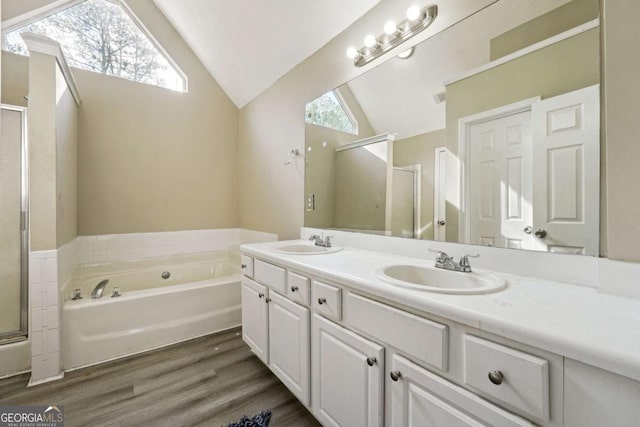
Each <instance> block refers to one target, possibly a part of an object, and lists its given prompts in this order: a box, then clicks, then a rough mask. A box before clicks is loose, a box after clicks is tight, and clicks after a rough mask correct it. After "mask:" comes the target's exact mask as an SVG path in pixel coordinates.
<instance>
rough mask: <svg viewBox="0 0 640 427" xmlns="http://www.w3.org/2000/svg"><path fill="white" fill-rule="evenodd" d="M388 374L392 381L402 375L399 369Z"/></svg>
mask: <svg viewBox="0 0 640 427" xmlns="http://www.w3.org/2000/svg"><path fill="white" fill-rule="evenodd" d="M389 376H390V377H391V379H392V380H393V381H398V380H399V379H400V378H401V377H402V374H401V373H400V371H391V372H389Z"/></svg>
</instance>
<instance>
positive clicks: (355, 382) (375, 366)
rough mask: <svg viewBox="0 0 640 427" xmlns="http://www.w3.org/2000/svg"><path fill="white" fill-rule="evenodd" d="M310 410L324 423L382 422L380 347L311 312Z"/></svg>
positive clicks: (348, 426) (363, 425)
mask: <svg viewBox="0 0 640 427" xmlns="http://www.w3.org/2000/svg"><path fill="white" fill-rule="evenodd" d="M311 343H312V348H311V366H312V375H311V383H312V387H313V389H312V393H311V399H312V401H313V413H314V415H315V416H316V417H317V418H318V420H320V422H321V423H322V424H323V425H325V426H342V427H375V426H382V424H383V408H384V404H383V394H384V392H383V378H382V376H383V374H384V349H383V348H382V347H381V346H379V345H378V344H376V343H374V342H371V341H369V340H366V339H364V338H362V337H361V336H359V335H357V334H354V333H353V332H351V331H349V330H347V329H345V328H343V327H341V326H338V325H337V324H335V323H333V322H331V321H329V320H327V319H325V318H323V317H322V316H320V315H318V314H314V315H313V318H312V321H311Z"/></svg>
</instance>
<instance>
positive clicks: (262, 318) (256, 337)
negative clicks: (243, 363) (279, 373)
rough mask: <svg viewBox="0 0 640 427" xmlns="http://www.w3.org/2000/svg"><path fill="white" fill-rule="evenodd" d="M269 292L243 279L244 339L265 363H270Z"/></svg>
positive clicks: (265, 288) (263, 287)
mask: <svg viewBox="0 0 640 427" xmlns="http://www.w3.org/2000/svg"><path fill="white" fill-rule="evenodd" d="M268 297H269V290H268V288H267V287H266V286H262V285H260V284H258V283H256V282H254V281H253V280H251V279H248V278H246V277H243V278H242V339H243V340H244V342H246V343H247V344H248V345H249V347H251V350H253V352H254V353H255V354H256V356H258V357H259V358H260V360H262V361H263V362H264V363H266V364H268V363H269V318H268V316H267V313H268V307H269V305H268V304H266V301H267V298H268Z"/></svg>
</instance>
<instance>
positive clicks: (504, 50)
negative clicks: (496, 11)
mask: <svg viewBox="0 0 640 427" xmlns="http://www.w3.org/2000/svg"><path fill="white" fill-rule="evenodd" d="M599 12H600V1H599V0H573V1H571V2H569V3H567V4H565V5H562V6H560V7H558V8H556V9H554V10H552V11H551V12H548V13H545V14H544V15H541V16H538V17H537V18H534V19H532V20H530V21H529V22H527V23H525V24H522V25H520V26H518V27H516V28H514V29H512V30H510V31H507V32H506V33H504V34H501V35H499V36H498V37H496V38H494V39H492V40H491V60H492V61H493V60H495V59H498V58H501V57H503V56H505V55H508V54H510V53H513V52H515V51H517V50H520V49H524V48H525V47H527V46H530V45H532V44H534V43H537V42H540V41H542V40H546V39H548V38H549V37H552V36H555V35H556V34H560V33H562V32H564V31H567V30H570V29H572V28H574V27H577V26H578V25H581V24H584V23H585V22H588V21H591V20H592V19H596V18H598V14H599Z"/></svg>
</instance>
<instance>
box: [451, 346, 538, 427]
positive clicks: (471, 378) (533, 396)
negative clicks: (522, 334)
mask: <svg viewBox="0 0 640 427" xmlns="http://www.w3.org/2000/svg"><path fill="white" fill-rule="evenodd" d="M464 382H465V384H467V385H469V386H471V387H473V388H474V389H475V390H477V391H479V392H480V393H481V394H483V395H485V396H486V397H488V398H490V399H491V400H494V401H496V402H497V403H498V404H501V405H504V406H505V407H507V408H508V409H512V410H515V411H519V412H521V413H522V414H524V415H525V416H528V417H531V418H533V419H534V420H535V421H538V422H542V423H544V422H546V421H548V420H549V362H548V361H547V360H545V359H541V358H540V357H537V356H532V355H530V354H527V353H523V352H522V351H519V350H514V349H512V348H509V347H505V346H503V345H500V344H496V343H494V342H491V341H487V340H484V339H482V338H478V337H474V336H470V335H467V336H465V337H464Z"/></svg>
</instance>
